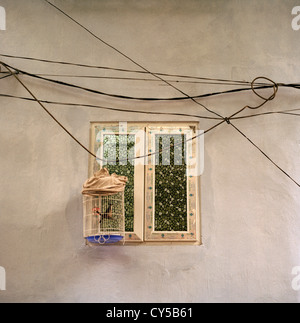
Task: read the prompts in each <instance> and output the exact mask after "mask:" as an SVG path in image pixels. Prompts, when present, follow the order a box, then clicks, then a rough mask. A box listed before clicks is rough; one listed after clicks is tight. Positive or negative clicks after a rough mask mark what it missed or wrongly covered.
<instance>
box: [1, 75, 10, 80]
mask: <svg viewBox="0 0 300 323" xmlns="http://www.w3.org/2000/svg"><path fill="white" fill-rule="evenodd" d="M10 76H11V75H10V74H9V75H5V76H2V77H0V80H3V79H6V78H7V77H10Z"/></svg>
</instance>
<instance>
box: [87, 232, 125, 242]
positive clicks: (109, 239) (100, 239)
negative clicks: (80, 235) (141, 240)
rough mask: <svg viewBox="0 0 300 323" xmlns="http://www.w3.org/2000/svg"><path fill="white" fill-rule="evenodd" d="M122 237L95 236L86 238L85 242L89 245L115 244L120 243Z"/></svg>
mask: <svg viewBox="0 0 300 323" xmlns="http://www.w3.org/2000/svg"><path fill="white" fill-rule="evenodd" d="M123 238H124V237H123V236H120V235H113V234H111V235H96V236H91V237H87V238H86V240H87V241H88V242H90V243H96V244H107V243H110V244H111V243H117V242H119V241H121V240H122V239H123Z"/></svg>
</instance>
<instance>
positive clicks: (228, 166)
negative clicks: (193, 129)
mask: <svg viewBox="0 0 300 323" xmlns="http://www.w3.org/2000/svg"><path fill="white" fill-rule="evenodd" d="M52 1H53V3H55V4H56V5H58V6H60V7H61V8H63V9H64V10H65V11H67V12H68V13H69V14H71V15H72V16H73V17H74V18H75V19H77V20H79V21H80V22H81V23H82V24H83V25H85V26H86V27H88V28H90V29H91V30H93V31H94V32H95V33H96V34H97V35H99V36H100V37H102V38H103V39H104V40H105V41H107V42H109V43H111V44H112V45H113V46H115V47H117V48H118V49H120V50H121V51H123V52H124V53H126V55H128V56H130V57H131V58H133V59H134V60H136V61H137V62H139V63H140V64H141V65H143V66H145V67H146V68H147V69H149V70H151V71H152V72H163V73H174V74H184V75H196V76H205V77H213V78H215V77H217V78H224V79H231V78H232V79H235V80H247V81H251V80H252V79H254V78H255V77H257V76H260V75H263V76H267V77H269V78H271V79H273V80H274V81H276V82H289V83H292V82H299V80H300V79H299V75H300V65H299V52H300V41H299V39H300V31H298V32H297V31H294V30H293V29H292V27H291V21H292V15H291V11H292V8H293V7H294V6H295V5H297V3H296V1H294V0H285V1H281V0H252V1H246V0H240V1H237V0H227V1H223V0H213V1H208V0H185V1H179V0H148V1H144V0H143V1H141V0H139V1H138V0H126V1H120V0H110V1H104V0H86V1H81V0H65V1H62V0H52ZM0 6H3V7H4V8H5V9H6V15H7V25H6V28H7V30H6V31H0V48H1V50H0V52H1V53H6V54H13V55H14V54H15V55H20V56H32V57H40V58H45V59H54V60H61V61H71V62H80V63H86V64H94V65H102V66H112V67H118V68H128V69H137V67H136V66H135V65H134V64H132V63H131V62H129V61H128V60H127V59H125V58H124V57H122V56H120V55H119V54H118V53H116V52H115V51H113V50H112V49H111V48H108V47H107V46H105V45H104V44H103V43H101V42H99V41H97V40H96V39H94V38H93V37H91V36H90V35H88V34H87V33H86V32H85V31H83V30H82V29H81V28H79V27H78V26H76V25H75V24H74V23H72V22H71V21H69V20H68V19H67V18H65V17H64V16H62V14H60V13H59V12H57V11H56V10H55V9H53V8H52V7H50V6H49V5H48V4H47V3H46V2H45V1H40V0H26V1H24V0H1V1H0ZM1 59H2V60H3V61H4V62H6V63H8V64H11V65H14V66H16V67H18V68H20V69H24V70H28V71H31V72H34V73H54V74H55V73H56V74H62V73H74V74H79V73H82V74H91V73H93V74H94V75H113V73H112V72H109V71H90V70H86V69H78V68H76V69H75V68H73V67H61V66H59V65H49V64H44V63H39V62H30V61H24V60H22V61H21V60H14V59H8V58H1ZM115 75H119V74H118V73H117V74H115ZM22 80H23V81H24V82H26V84H27V85H28V87H30V89H31V90H32V91H33V92H34V93H35V94H36V95H37V96H38V98H40V99H48V100H56V101H66V102H68V101H69V102H70V101H72V102H81V103H90V104H98V105H106V106H112V107H117V108H126V109H130V108H135V109H137V108H138V109H141V110H147V109H151V110H152V111H168V112H170V111H174V112H182V111H185V112H187V113H193V114H197V113H199V114H206V115H207V112H205V111H204V110H203V109H202V108H201V107H199V106H197V105H196V104H194V103H193V102H189V101H188V100H187V101H183V102H161V101H160V102H156V103H154V102H152V103H151V102H139V101H128V100H120V99H113V98H108V97H104V96H97V95H93V94H87V93H85V92H82V91H78V90H75V89H69V88H64V87H59V86H56V85H49V84H48V83H46V82H43V81H39V80H33V79H30V78H29V77H26V76H22ZM65 80H67V81H71V82H76V83H77V84H82V85H85V86H89V87H92V88H95V89H99V90H102V91H106V92H109V93H119V94H124V95H133V96H156V97H172V96H181V95H180V94H179V93H178V92H176V91H175V90H174V89H171V88H170V87H168V86H167V85H165V84H164V83H162V82H145V83H141V82H134V81H117V80H114V81H113V80H110V81H108V80H101V79H97V80H78V79H65ZM0 85H1V89H0V92H1V93H8V94H13V95H20V96H27V93H26V91H24V89H22V87H21V86H20V85H19V84H18V83H17V82H16V80H14V79H13V78H12V77H10V78H7V79H3V80H0ZM176 86H178V87H180V88H181V89H182V90H183V91H185V92H187V93H188V94H189V95H195V94H201V93H205V92H210V91H217V90H220V89H221V90H222V89H225V88H224V87H222V88H220V87H219V86H212V85H203V84H191V83H178V84H176ZM265 94H268V93H265ZM299 99H300V92H298V90H292V89H285V88H280V89H279V92H278V95H277V97H276V99H275V100H274V101H272V102H269V103H268V104H266V105H265V106H264V107H262V108H261V110H259V112H267V111H278V110H284V109H296V108H299ZM201 103H203V104H205V105H207V106H208V107H209V108H211V109H215V111H218V112H219V113H221V114H223V115H230V113H233V112H234V111H236V110H238V109H239V108H241V107H243V106H245V105H247V104H249V105H255V104H259V103H261V100H260V99H258V98H257V97H256V96H254V95H253V94H252V93H251V91H248V92H241V93H237V94H233V95H222V96H217V97H212V98H207V99H205V100H201ZM0 107H1V109H0V113H1V117H0V156H1V158H0V175H1V177H0V178H1V180H0V266H2V267H4V268H5V270H6V276H7V277H6V278H7V282H6V291H0V302H90V301H97V302H298V301H300V292H297V291H295V290H293V289H292V285H291V282H292V279H293V278H294V276H293V275H292V268H293V267H294V266H300V215H299V213H300V199H299V192H300V191H299V188H298V187H297V186H296V185H295V184H294V183H293V182H291V181H290V180H289V179H288V178H287V177H285V176H284V175H283V174H282V173H281V172H280V171H279V170H278V169H276V168H275V167H274V166H273V165H272V164H271V163H270V162H269V161H268V160H267V159H266V158H265V157H264V156H263V155H262V154H260V152H258V151H257V150H256V149H255V148H254V147H253V146H251V145H250V143H249V142H248V141H247V140H246V139H245V138H244V137H242V136H241V135H240V134H239V133H238V132H237V131H235V130H234V129H233V128H232V127H231V126H228V125H227V124H224V125H222V126H221V127H219V128H217V129H216V130H214V131H212V132H211V133H209V134H207V136H206V137H205V171H204V174H203V175H202V179H201V182H202V183H201V185H202V194H201V201H202V204H201V212H202V215H201V219H202V239H203V245H202V246H175V245H171V246H170V245H169V246H125V247H109V248H98V249H94V248H86V247H85V246H84V242H83V239H82V203H81V187H82V184H83V182H84V181H85V180H86V178H87V174H88V155H87V153H86V152H85V151H83V150H82V149H81V148H80V147H78V146H77V145H76V144H75V143H74V142H73V141H72V140H71V139H70V138H69V137H68V136H67V135H65V133H64V132H63V131H62V130H61V129H60V128H59V127H58V126H57V125H56V124H55V123H54V122H53V121H52V120H51V119H50V118H49V117H48V116H47V114H46V113H45V112H44V111H42V110H41V108H40V107H39V106H38V105H37V104H36V103H34V102H27V101H21V100H17V99H9V98H0ZM49 109H50V110H51V112H53V114H54V115H55V116H56V117H57V118H58V119H59V120H60V121H61V122H62V123H63V124H65V125H66V127H67V128H68V129H69V130H70V131H71V132H72V133H73V134H74V135H75V136H76V137H77V138H78V139H80V140H81V141H82V142H83V143H84V144H85V145H88V144H89V123H90V121H149V117H147V116H146V115H143V114H137V115H134V114H130V113H126V112H124V113H122V112H118V113H113V112H111V111H107V110H99V109H86V108H81V107H66V106H62V107H61V106H51V107H50V106H49ZM249 113H253V112H250V111H246V112H244V114H249ZM153 120H156V121H160V120H164V121H178V120H182V121H184V120H193V121H194V120H197V119H196V118H184V117H182V118H179V117H167V116H164V117H162V116H154V117H153V116H151V121H153ZM299 121H300V119H299V117H295V116H291V115H280V114H272V115H265V116H260V117H253V118H249V119H241V120H236V121H235V122H234V124H235V125H236V126H238V127H239V128H240V129H241V130H242V131H244V132H245V133H246V134H247V135H248V136H249V137H250V138H251V139H252V140H253V141H254V142H255V143H256V144H257V145H258V146H259V147H261V148H262V149H263V150H264V151H265V152H266V153H267V154H268V155H269V156H270V157H271V158H273V159H274V160H275V161H276V162H277V163H278V164H279V165H280V166H281V167H283V168H284V169H285V170H286V171H287V172H288V173H289V174H291V175H292V176H293V177H294V178H295V179H297V180H298V181H300V164H299V153H300V146H299V138H300V126H299ZM214 122H215V121H208V120H204V121H201V129H207V128H209V127H210V126H211V125H213V124H214Z"/></svg>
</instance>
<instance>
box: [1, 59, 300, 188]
mask: <svg viewBox="0 0 300 323" xmlns="http://www.w3.org/2000/svg"><path fill="white" fill-rule="evenodd" d="M0 63H1V64H2V65H3V66H4V67H5V68H6V69H7V70H8V71H9V73H10V74H11V76H14V77H15V78H16V80H17V81H18V82H19V83H20V84H21V85H22V86H23V87H24V88H25V89H26V90H27V92H28V93H29V94H30V95H31V96H32V98H33V100H34V101H36V102H37V103H38V104H39V105H40V106H41V107H42V108H43V110H44V111H45V112H47V114H48V115H49V116H50V117H51V118H52V119H53V120H54V121H55V122H56V123H57V124H58V125H59V126H60V127H61V128H62V129H63V130H64V131H65V132H66V133H67V134H68V135H69V136H70V137H71V138H72V139H73V140H74V141H75V142H77V144H79V145H80V146H81V147H82V148H83V149H85V150H86V151H87V152H88V153H89V154H90V155H91V156H93V157H94V158H96V160H100V161H104V162H106V163H108V162H109V161H108V160H105V159H100V158H99V157H97V156H96V155H95V154H94V153H92V152H91V151H90V150H89V149H88V148H86V147H85V146H84V145H83V144H82V143H81V142H80V141H79V140H78V139H77V138H75V137H74V136H73V135H72V134H71V133H70V132H69V131H68V130H67V129H66V128H65V127H64V126H63V125H62V124H61V123H60V122H59V121H58V120H57V119H56V118H55V117H54V116H53V114H52V113H51V112H50V111H49V110H48V109H47V108H46V107H45V106H44V104H43V103H42V102H41V101H40V100H38V99H37V97H36V96H35V95H34V94H33V93H32V92H31V91H30V90H29V89H28V87H27V86H26V85H25V84H24V83H23V82H22V81H21V80H20V79H19V77H18V75H17V73H13V72H12V70H10V68H9V66H7V65H6V64H4V63H2V62H0ZM259 78H264V77H259ZM259 78H256V79H255V80H257V79H259ZM255 80H253V82H252V84H251V88H252V90H253V92H254V93H255V94H256V95H257V96H259V97H260V98H262V99H263V100H264V102H263V103H262V104H260V105H258V106H256V107H251V106H248V105H247V106H245V107H244V108H243V109H241V110H239V111H237V112H236V113H235V114H233V115H232V116H231V117H225V118H222V120H221V121H220V122H218V123H217V124H215V125H214V126H212V127H211V128H209V129H207V130H206V131H204V132H202V133H200V134H199V135H196V136H194V137H193V138H191V139H188V140H186V141H185V143H187V142H189V141H192V140H195V139H196V138H198V137H200V136H202V135H204V134H206V133H208V132H209V131H211V130H213V129H215V128H216V127H218V126H220V125H221V124H223V123H225V122H227V123H228V124H230V125H231V126H232V127H234V128H235V129H236V130H237V131H238V132H239V133H240V134H241V135H243V136H244V137H245V138H246V139H247V140H248V141H249V142H250V143H251V144H252V145H253V146H254V147H256V148H257V149H258V150H259V151H260V152H261V153H262V154H263V155H264V156H265V157H266V158H267V159H268V160H269V161H270V162H271V163H272V164H273V165H274V166H276V167H277V168H278V169H279V170H280V171H281V172H282V173H283V174H285V175H286V176H287V177H288V178H289V179H291V180H292V181H293V182H294V183H295V184H296V185H297V186H298V187H300V184H299V183H298V182H297V181H296V180H295V179H293V178H292V177H291V176H290V175H289V174H288V173H287V172H285V171H284V170H283V169H282V168H281V167H280V166H279V165H277V164H276V163H275V162H274V161H273V160H272V159H271V158H270V157H269V156H268V155H267V154H266V153H265V152H263V151H262V150H261V149H260V148H259V147H258V146H257V145H256V144H255V143H254V142H253V141H252V140H251V139H250V138H248V137H247V136H246V135H245V134H244V133H243V132H242V131H241V130H239V129H238V128H237V127H236V126H234V125H233V124H232V120H231V119H232V118H233V116H236V115H237V114H238V113H240V112H242V111H244V110H245V109H246V108H250V109H258V108H259V107H261V106H263V105H264V104H265V103H267V102H268V101H270V100H273V99H274V98H275V96H276V93H277V90H278V86H277V84H275V83H274V86H273V88H274V93H273V94H272V95H271V96H270V97H268V98H265V97H262V96H261V95H259V94H258V93H257V92H256V91H255V89H254V87H253V85H254V82H255ZM271 82H272V81H271ZM173 146H174V147H175V146H176V145H173ZM170 149H171V147H168V148H167V149H161V150H159V151H156V152H154V153H152V152H151V153H149V154H146V155H144V156H137V157H134V158H132V160H135V159H141V158H147V157H150V156H153V155H157V154H161V153H162V152H163V151H167V150H170ZM124 161H125V160H124ZM126 161H127V160H126Z"/></svg>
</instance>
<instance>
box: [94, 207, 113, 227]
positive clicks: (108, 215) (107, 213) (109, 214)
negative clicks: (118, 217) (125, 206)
mask: <svg viewBox="0 0 300 323" xmlns="http://www.w3.org/2000/svg"><path fill="white" fill-rule="evenodd" d="M112 211H113V207H112V204H109V206H108V208H107V209H106V211H105V212H104V213H100V212H99V211H96V213H97V214H99V216H100V221H99V223H101V222H102V220H103V219H106V220H108V219H109V220H110V219H112V218H113V215H112Z"/></svg>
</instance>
